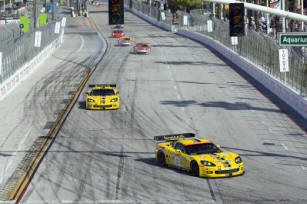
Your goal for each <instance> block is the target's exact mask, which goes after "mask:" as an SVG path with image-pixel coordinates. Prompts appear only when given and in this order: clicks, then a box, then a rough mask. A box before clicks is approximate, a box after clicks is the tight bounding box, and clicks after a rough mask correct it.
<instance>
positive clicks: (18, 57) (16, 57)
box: [0, 22, 59, 84]
mask: <svg viewBox="0 0 307 204" xmlns="http://www.w3.org/2000/svg"><path fill="white" fill-rule="evenodd" d="M55 24H56V22H51V23H48V24H46V25H44V26H42V27H40V28H38V29H34V30H30V31H29V32H28V33H26V34H23V35H21V36H19V37H18V38H14V39H10V40H9V41H6V42H5V43H1V46H0V52H1V53H2V63H1V66H0V69H1V70H0V84H1V83H2V82H4V81H5V80H6V79H8V78H9V77H10V76H12V75H13V74H14V73H15V72H16V71H17V70H18V69H19V68H21V67H22V66H23V65H24V64H26V63H27V62H29V61H30V60H31V59H33V58H34V57H35V56H37V55H38V54H39V53H40V52H41V51H42V50H43V49H44V48H45V47H47V46H48V45H49V44H50V43H51V42H53V41H54V40H55V39H56V38H57V37H58V36H59V35H58V34H55ZM36 31H41V46H40V47H35V46H34V41H35V32H36Z"/></svg>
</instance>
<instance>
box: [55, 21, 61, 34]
mask: <svg viewBox="0 0 307 204" xmlns="http://www.w3.org/2000/svg"><path fill="white" fill-rule="evenodd" d="M60 28H61V22H56V23H55V27H54V33H55V34H60Z"/></svg>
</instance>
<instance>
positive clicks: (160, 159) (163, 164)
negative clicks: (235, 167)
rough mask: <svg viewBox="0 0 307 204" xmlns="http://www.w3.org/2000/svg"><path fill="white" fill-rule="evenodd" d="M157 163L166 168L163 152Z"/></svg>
mask: <svg viewBox="0 0 307 204" xmlns="http://www.w3.org/2000/svg"><path fill="white" fill-rule="evenodd" d="M157 162H158V164H159V165H160V166H166V159H165V155H164V153H163V152H158V154H157Z"/></svg>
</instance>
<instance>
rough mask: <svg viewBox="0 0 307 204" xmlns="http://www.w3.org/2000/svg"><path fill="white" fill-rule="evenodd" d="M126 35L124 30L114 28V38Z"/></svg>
mask: <svg viewBox="0 0 307 204" xmlns="http://www.w3.org/2000/svg"><path fill="white" fill-rule="evenodd" d="M123 36H125V33H124V31H123V30H113V32H112V37H113V38H120V37H123Z"/></svg>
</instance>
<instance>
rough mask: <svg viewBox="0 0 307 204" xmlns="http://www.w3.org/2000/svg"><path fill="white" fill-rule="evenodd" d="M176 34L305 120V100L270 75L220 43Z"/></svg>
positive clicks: (182, 32) (191, 34) (189, 33)
mask: <svg viewBox="0 0 307 204" xmlns="http://www.w3.org/2000/svg"><path fill="white" fill-rule="evenodd" d="M126 9H128V10H130V11H131V12H132V13H134V14H135V15H137V16H139V17H140V18H143V19H144V20H146V21H148V22H150V23H152V24H154V25H156V26H158V27H160V28H163V29H165V30H168V31H172V30H173V29H172V27H171V26H170V25H168V24H165V23H162V22H159V21H157V20H156V19H154V18H151V17H149V16H146V15H144V14H143V13H141V12H140V11H137V10H135V9H130V8H127V7H126ZM176 33H177V34H179V35H182V36H185V37H187V38H190V39H193V40H196V41H198V42H200V43H202V44H204V45H206V46H209V47H211V48H213V49H214V50H216V51H217V52H218V53H220V54H221V55H222V56H224V57H225V58H226V59H228V60H230V61H231V62H233V63H234V64H236V65H237V66H238V67H239V68H240V69H241V70H243V71H244V72H246V73H247V74H248V75H250V76H251V77H252V78H254V79H255V80H257V81H258V82H260V83H261V84H263V85H264V86H265V87H266V88H267V89H269V90H270V91H271V92H272V93H274V94H275V95H277V96H278V97H279V98H280V99H281V100H283V101H284V102H285V103H287V104H288V105H289V106H291V107H292V108H293V109H294V110H296V111H297V112H298V113H299V114H300V115H301V116H302V117H304V118H305V119H307V99H306V98H304V97H303V96H302V95H300V94H299V93H297V92H296V91H295V90H293V89H291V88H290V87H288V86H286V85H284V84H283V83H281V82H280V81H278V80H277V79H275V78H273V77H272V76H271V75H269V74H267V73H266V72H264V71H263V69H261V68H259V66H258V65H256V64H254V63H252V62H250V61H249V60H247V59H245V58H243V57H241V56H240V55H238V54H237V53H235V52H234V51H232V50H231V49H229V48H228V47H226V46H224V45H223V44H221V43H220V42H218V41H216V40H214V39H212V38H210V37H208V36H206V35H203V34H201V33H197V32H192V31H189V30H186V29H178V30H177V31H176Z"/></svg>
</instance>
